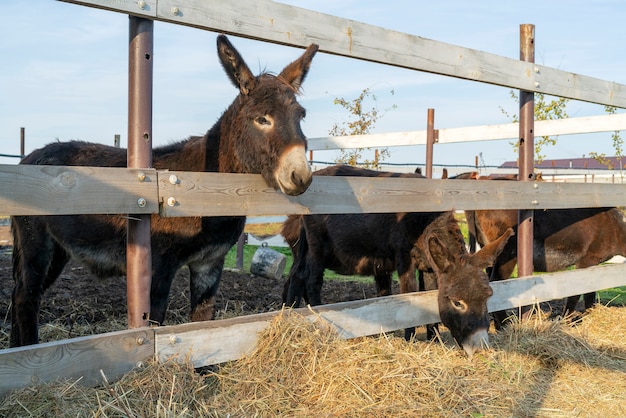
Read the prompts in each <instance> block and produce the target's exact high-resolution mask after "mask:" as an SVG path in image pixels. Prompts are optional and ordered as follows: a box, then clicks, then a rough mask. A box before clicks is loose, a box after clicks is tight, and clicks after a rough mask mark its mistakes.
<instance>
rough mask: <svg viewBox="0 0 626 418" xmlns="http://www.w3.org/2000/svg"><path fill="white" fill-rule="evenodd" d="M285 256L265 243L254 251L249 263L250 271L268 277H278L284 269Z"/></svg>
mask: <svg viewBox="0 0 626 418" xmlns="http://www.w3.org/2000/svg"><path fill="white" fill-rule="evenodd" d="M286 264H287V257H286V256H285V255H284V254H281V253H279V252H278V251H275V250H273V249H271V248H269V247H268V246H267V243H265V242H264V243H263V244H261V246H260V247H259V248H258V249H257V250H256V251H255V252H254V255H253V256H252V262H251V263H250V273H252V274H256V275H257V276H263V277H267V278H268V279H279V278H280V277H281V276H282V275H283V272H284V271H285V266H286Z"/></svg>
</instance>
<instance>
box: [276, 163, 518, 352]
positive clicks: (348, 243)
mask: <svg viewBox="0 0 626 418" xmlns="http://www.w3.org/2000/svg"><path fill="white" fill-rule="evenodd" d="M314 175H318V176H362V177H410V178H423V176H421V175H419V174H415V173H389V172H380V171H373V170H366V169H361V168H356V167H351V166H333V167H328V168H325V169H322V170H319V171H316V172H315V173H314ZM512 233H513V231H512V230H509V231H506V232H505V233H504V234H502V237H500V239H498V240H497V241H496V242H494V243H493V244H492V245H489V246H486V247H485V248H483V249H482V250H481V251H480V252H479V253H477V254H474V255H469V254H467V251H466V248H465V242H464V239H463V235H462V234H461V230H460V228H459V226H458V224H457V222H456V220H455V219H454V214H453V213H452V212H451V211H448V212H435V213H383V214H344V215H306V216H300V215H291V216H289V217H288V219H287V221H286V223H285V225H284V226H283V230H282V234H283V236H284V237H285V240H286V241H287V242H288V243H289V244H290V246H291V248H292V252H293V258H294V262H293V265H292V267H291V270H290V272H289V278H288V284H287V285H286V292H285V293H284V302H285V303H286V304H287V305H289V306H292V305H293V306H298V305H299V304H300V300H301V298H302V297H303V296H306V297H307V298H308V302H309V303H310V304H311V305H320V304H321V303H322V299H321V290H322V282H323V276H324V269H325V268H329V269H332V270H334V271H336V272H338V273H341V274H362V275H374V277H375V280H376V288H377V292H378V295H380V296H382V295H389V294H391V274H392V273H393V271H394V270H397V272H398V276H399V279H400V292H401V293H407V292H415V291H417V290H418V286H417V282H416V280H415V274H416V270H418V269H419V270H421V271H423V273H424V274H423V276H424V277H423V279H424V290H432V289H434V288H438V289H439V295H438V303H439V315H440V317H441V320H442V322H443V323H444V325H446V326H447V327H448V328H449V329H450V332H451V334H452V335H453V337H454V338H455V340H456V341H457V343H458V344H459V345H460V346H461V347H463V349H464V350H465V351H466V352H467V353H468V354H469V355H471V354H472V353H473V352H474V351H475V350H477V349H478V348H480V347H481V346H482V345H483V344H484V343H485V342H487V340H488V336H487V329H488V327H489V318H488V315H487V299H489V297H490V296H491V295H492V293H493V291H492V290H491V287H490V286H489V280H488V277H487V275H486V274H485V272H484V269H485V268H486V267H487V266H490V265H492V264H493V262H494V261H495V258H496V256H497V255H498V254H499V253H500V251H501V250H502V248H503V247H504V244H505V243H506V242H507V240H508V239H509V237H510V236H511V235H512ZM429 278H432V279H434V280H429ZM414 332H415V329H414V328H412V329H407V330H406V331H405V337H406V338H407V339H410V338H411V336H412V334H414Z"/></svg>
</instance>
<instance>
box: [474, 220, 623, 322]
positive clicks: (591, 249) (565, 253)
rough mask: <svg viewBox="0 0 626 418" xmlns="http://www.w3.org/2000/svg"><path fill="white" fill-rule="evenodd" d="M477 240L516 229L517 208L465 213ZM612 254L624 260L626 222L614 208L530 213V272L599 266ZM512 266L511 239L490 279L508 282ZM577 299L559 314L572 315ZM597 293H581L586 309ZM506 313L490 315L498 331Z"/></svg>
mask: <svg viewBox="0 0 626 418" xmlns="http://www.w3.org/2000/svg"><path fill="white" fill-rule="evenodd" d="M466 215H467V219H468V224H469V223H470V222H473V223H474V225H471V226H470V227H469V229H470V231H471V230H472V228H474V229H475V236H476V241H477V242H478V243H479V244H480V245H488V244H489V243H490V242H492V241H493V240H494V239H496V238H497V237H498V236H499V235H498V234H500V233H501V232H502V231H503V230H505V229H507V228H514V229H515V230H517V211H516V210H477V211H471V213H469V214H466ZM615 255H622V256H626V221H625V220H624V213H623V212H622V211H621V210H619V209H618V208H580V209H548V210H535V211H534V220H533V265H534V270H535V271H544V272H555V271H560V270H565V269H566V268H567V267H569V266H576V268H585V267H590V266H595V265H598V264H600V263H602V262H604V261H607V260H609V259H610V258H611V257H613V256H615ZM516 263H517V240H510V241H509V242H508V243H507V245H506V246H505V247H504V249H503V251H502V253H500V256H499V257H498V258H497V260H496V262H495V264H494V267H493V272H492V280H504V279H508V278H509V277H510V276H511V273H513V269H514V268H515V265H516ZM579 298H580V295H576V296H570V297H569V298H568V299H567V303H566V305H565V309H564V313H567V312H573V311H574V310H575V308H576V304H577V302H578V299H579ZM595 298H596V294H595V292H590V293H587V294H585V295H584V302H585V309H587V308H589V307H591V306H592V305H593V304H594V303H595ZM505 319H506V313H505V312H495V313H494V322H495V324H496V327H498V328H500V327H501V326H502V324H503V321H504V320H505Z"/></svg>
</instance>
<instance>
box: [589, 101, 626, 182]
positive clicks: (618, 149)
mask: <svg viewBox="0 0 626 418" xmlns="http://www.w3.org/2000/svg"><path fill="white" fill-rule="evenodd" d="M604 111H605V112H606V113H608V114H609V115H614V114H615V113H617V108H616V107H615V106H604ZM611 140H612V142H613V149H614V150H615V156H616V157H617V161H619V167H618V169H619V175H620V178H621V179H622V183H623V182H624V171H623V164H622V157H623V156H624V140H623V139H622V135H621V133H620V131H615V132H613V134H612V135H611ZM589 156H590V157H591V158H593V159H595V160H596V161H598V162H599V163H600V164H603V165H605V166H606V168H608V169H609V170H614V169H615V167H614V165H613V163H612V161H611V160H610V159H608V158H607V157H606V155H605V154H604V153H601V154H599V153H597V152H593V151H592V152H590V153H589Z"/></svg>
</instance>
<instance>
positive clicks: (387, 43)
mask: <svg viewBox="0 0 626 418" xmlns="http://www.w3.org/2000/svg"><path fill="white" fill-rule="evenodd" d="M64 1H67V2H70V3H77V4H82V5H87V6H92V7H98V8H104V9H107V10H113V11H118V12H124V13H132V14H136V15H140V16H143V17H148V18H153V19H156V20H162V21H166V22H170V23H178V24H182V25H187V26H193V27H197V28H201V29H205V30H211V31H216V32H224V33H228V34H233V35H236V36H243V37H247V38H252V39H259V40H263V41H268V42H274V43H279V44H283V45H290V46H297V47H305V46H307V45H309V44H310V43H311V42H316V43H318V44H319V45H320V50H321V51H323V52H327V53H330V54H335V55H340V56H345V57H351V58H358V59H363V60H367V61H372V62H378V63H381V64H388V65H392V66H396V67H402V68H408V69H414V70H419V71H426V72H430V73H435V74H441V75H446V76H451V77H456V78H462V79H467V80H473V81H479V82H483V83H489V84H495V85H499V86H504V87H508V88H513V89H519V90H526V91H537V92H541V93H545V94H551V95H555V96H561V97H567V98H571V99H576V100H583V101H588V102H593V103H599V104H604V105H610V106H617V107H621V108H626V85H623V84H617V83H615V82H609V81H604V80H599V79H596V78H592V77H588V76H584V75H579V74H574V73H570V72H566V71H562V70H559V69H555V68H550V67H545V66H541V65H538V64H533V63H527V62H522V61H519V60H516V59H513V58H508V57H503V56H499V55H495V54H490V53H487V52H483V51H479V50H475V49H470V48H463V47H459V46H455V45H451V44H447V43H444V42H439V41H434V40H430V39H426V38H422V37H419V36H416V35H411V34H406V33H401V32H397V31H393V30H389V29H384V28H381V27H378V26H374V25H369V24H365V23H361V22H357V21H354V20H350V19H343V18H339V17H336V16H332V15H327V14H323V13H319V12H315V11H312V10H307V9H303V8H300V7H295V6H289V5H285V4H281V3H276V2H273V1H268V0H242V1H238V2H232V1H230V0H213V1H204V0H158V1H157V2H156V17H155V16H154V15H153V13H154V10H153V8H154V6H153V2H143V3H144V6H143V8H140V7H139V6H138V5H137V3H136V6H135V7H134V8H133V6H132V4H131V3H130V2H129V1H128V0H126V1H124V2H122V3H121V4H120V5H118V2H114V1H111V0H64ZM138 3H142V2H138ZM609 59H610V57H607V61H608V60H609Z"/></svg>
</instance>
